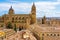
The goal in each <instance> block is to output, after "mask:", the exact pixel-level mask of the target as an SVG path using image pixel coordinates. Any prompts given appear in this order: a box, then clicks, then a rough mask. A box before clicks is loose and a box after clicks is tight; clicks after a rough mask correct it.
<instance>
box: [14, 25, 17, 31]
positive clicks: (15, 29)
mask: <svg viewBox="0 0 60 40" xmlns="http://www.w3.org/2000/svg"><path fill="white" fill-rule="evenodd" d="M14 31H16V32H17V28H16V24H14Z"/></svg>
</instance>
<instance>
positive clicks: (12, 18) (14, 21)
mask: <svg viewBox="0 0 60 40" xmlns="http://www.w3.org/2000/svg"><path fill="white" fill-rule="evenodd" d="M34 23H36V7H35V4H34V3H33V5H32V8H31V13H30V14H15V12H14V9H13V8H12V6H11V8H10V9H9V11H8V14H4V15H3V16H1V17H0V26H1V27H3V26H5V27H8V26H9V25H10V26H11V28H13V27H14V26H16V27H17V28H19V29H20V30H21V29H25V28H27V27H28V26H29V25H31V24H34Z"/></svg>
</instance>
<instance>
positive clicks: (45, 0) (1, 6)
mask: <svg viewBox="0 0 60 40" xmlns="http://www.w3.org/2000/svg"><path fill="white" fill-rule="evenodd" d="M33 2H34V3H35V6H36V16H37V17H43V16H46V17H60V0H0V16H2V15H4V14H8V11H9V9H10V7H11V6H12V7H13V9H14V11H15V14H29V13H31V7H32V5H33Z"/></svg>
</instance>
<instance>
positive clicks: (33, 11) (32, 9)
mask: <svg viewBox="0 0 60 40" xmlns="http://www.w3.org/2000/svg"><path fill="white" fill-rule="evenodd" d="M31 23H32V24H34V23H36V6H35V4H34V3H33V5H32V8H31Z"/></svg>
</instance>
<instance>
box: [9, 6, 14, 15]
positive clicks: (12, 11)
mask: <svg viewBox="0 0 60 40" xmlns="http://www.w3.org/2000/svg"><path fill="white" fill-rule="evenodd" d="M8 14H10V15H11V14H14V10H13V8H12V6H11V8H10V9H9V12H8Z"/></svg>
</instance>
